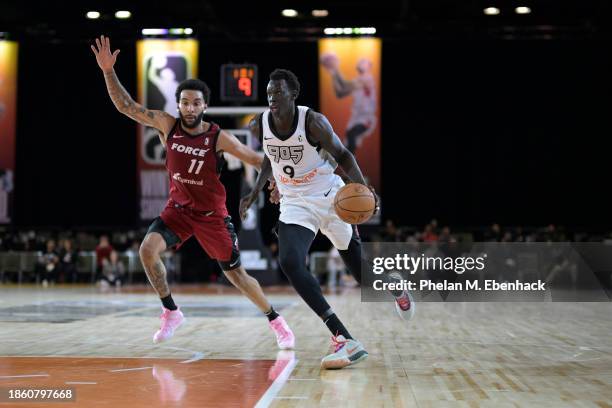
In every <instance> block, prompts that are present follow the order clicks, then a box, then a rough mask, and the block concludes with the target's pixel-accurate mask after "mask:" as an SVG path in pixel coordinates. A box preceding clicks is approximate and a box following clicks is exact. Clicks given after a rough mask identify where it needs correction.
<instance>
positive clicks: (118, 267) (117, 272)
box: [100, 250, 125, 289]
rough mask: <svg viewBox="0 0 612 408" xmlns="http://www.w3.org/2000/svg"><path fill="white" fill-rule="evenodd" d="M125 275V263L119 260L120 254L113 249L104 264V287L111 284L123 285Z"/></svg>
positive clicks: (102, 284)
mask: <svg viewBox="0 0 612 408" xmlns="http://www.w3.org/2000/svg"><path fill="white" fill-rule="evenodd" d="M124 275H125V265H124V264H123V262H121V261H120V260H119V254H118V253H117V251H115V250H113V251H111V252H110V254H109V257H108V259H105V260H104V262H103V266H102V279H101V281H100V284H101V286H102V288H103V289H105V288H108V287H109V286H114V287H116V288H120V287H121V283H122V281H123V279H124Z"/></svg>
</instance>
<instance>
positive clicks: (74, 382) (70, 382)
mask: <svg viewBox="0 0 612 408" xmlns="http://www.w3.org/2000/svg"><path fill="white" fill-rule="evenodd" d="M64 384H68V385H73V384H97V382H88V381H66V382H65V383H64Z"/></svg>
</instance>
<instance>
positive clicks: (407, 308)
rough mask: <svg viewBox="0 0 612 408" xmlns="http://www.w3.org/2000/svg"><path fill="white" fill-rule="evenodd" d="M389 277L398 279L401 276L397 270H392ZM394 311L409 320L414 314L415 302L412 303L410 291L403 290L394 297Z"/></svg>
mask: <svg viewBox="0 0 612 408" xmlns="http://www.w3.org/2000/svg"><path fill="white" fill-rule="evenodd" d="M389 277H391V278H393V279H395V280H398V281H400V280H401V279H402V276H401V275H400V274H399V273H397V272H392V273H390V274H389ZM394 303H395V311H396V312H397V314H398V315H399V317H400V318H401V319H403V320H406V321H408V320H410V319H412V316H414V312H415V310H416V304H415V303H414V299H413V297H412V295H411V294H410V292H408V291H407V290H404V291H403V292H402V294H401V296H400V297H396V298H395V302H394Z"/></svg>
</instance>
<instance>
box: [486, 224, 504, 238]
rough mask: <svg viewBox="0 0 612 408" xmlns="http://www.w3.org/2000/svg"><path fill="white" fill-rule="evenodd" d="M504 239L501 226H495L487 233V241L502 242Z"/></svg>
mask: <svg viewBox="0 0 612 408" xmlns="http://www.w3.org/2000/svg"><path fill="white" fill-rule="evenodd" d="M501 238H502V233H501V228H500V226H499V224H497V223H496V224H493V225H491V227H490V228H489V230H488V231H487V232H485V241H487V242H500V241H501Z"/></svg>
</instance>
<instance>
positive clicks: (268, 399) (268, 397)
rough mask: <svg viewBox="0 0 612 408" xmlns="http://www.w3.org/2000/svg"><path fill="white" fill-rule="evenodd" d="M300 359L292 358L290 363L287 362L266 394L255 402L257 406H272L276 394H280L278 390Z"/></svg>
mask: <svg viewBox="0 0 612 408" xmlns="http://www.w3.org/2000/svg"><path fill="white" fill-rule="evenodd" d="M298 361H299V360H297V359H296V360H292V361H290V362H289V364H287V366H286V367H285V368H284V369H283V371H282V372H281V373H280V375H279V376H278V377H276V380H274V382H273V383H272V384H271V385H270V387H269V388H268V390H267V391H266V392H265V393H264V395H262V396H261V398H260V399H259V401H257V404H255V408H265V407H269V406H270V404H271V403H272V400H273V399H274V398H275V397H276V394H278V392H279V391H280V390H281V388H283V386H284V385H285V383H286V382H287V379H288V378H289V376H290V375H291V372H292V371H293V369H294V368H295V366H296V365H297V363H298Z"/></svg>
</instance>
